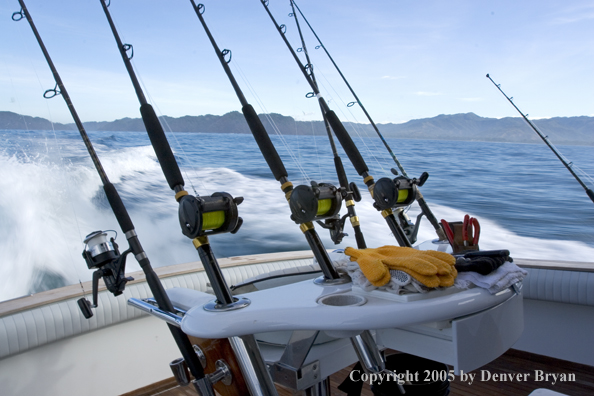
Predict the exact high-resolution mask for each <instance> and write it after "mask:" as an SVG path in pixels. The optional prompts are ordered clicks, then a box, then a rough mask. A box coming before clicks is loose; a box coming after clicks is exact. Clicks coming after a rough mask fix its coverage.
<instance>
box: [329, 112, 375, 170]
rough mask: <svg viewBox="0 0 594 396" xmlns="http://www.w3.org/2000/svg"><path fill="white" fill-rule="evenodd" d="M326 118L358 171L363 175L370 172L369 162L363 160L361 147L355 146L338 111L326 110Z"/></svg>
mask: <svg viewBox="0 0 594 396" xmlns="http://www.w3.org/2000/svg"><path fill="white" fill-rule="evenodd" d="M326 118H327V119H328V123H329V124H330V126H331V127H332V130H333V131H334V134H335V135H336V137H337V138H338V141H339V142H340V145H341V146H342V148H343V149H344V151H345V153H346V154H347V156H348V157H349V160H351V162H352V164H353V166H354V167H355V169H356V170H357V173H358V174H359V175H363V174H364V173H366V172H368V171H369V169H368V168H367V164H366V163H365V161H364V160H363V157H361V153H360V152H359V149H358V148H357V146H355V143H353V139H351V136H350V135H349V133H348V132H347V131H346V129H345V128H344V125H342V122H340V120H339V119H338V116H337V115H336V113H334V111H332V110H328V111H326Z"/></svg>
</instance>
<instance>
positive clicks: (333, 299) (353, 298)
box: [318, 294, 367, 307]
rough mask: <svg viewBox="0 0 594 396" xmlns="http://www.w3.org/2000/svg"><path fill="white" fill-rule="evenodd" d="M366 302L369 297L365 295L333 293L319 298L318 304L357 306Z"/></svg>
mask: <svg viewBox="0 0 594 396" xmlns="http://www.w3.org/2000/svg"><path fill="white" fill-rule="evenodd" d="M366 302H367V299H366V298H365V297H363V296H357V295H355V294H331V295H329V296H324V297H320V298H319V299H318V304H321V305H330V306H333V307H348V306H357V305H363V304H365V303H366Z"/></svg>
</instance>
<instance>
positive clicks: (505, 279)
mask: <svg viewBox="0 0 594 396" xmlns="http://www.w3.org/2000/svg"><path fill="white" fill-rule="evenodd" d="M526 275H528V273H527V272H526V271H524V270H523V269H521V268H520V267H518V266H517V265H515V264H514V263H512V262H510V261H506V262H505V263H504V264H503V265H502V266H501V267H499V268H497V270H495V271H493V272H491V273H490V274H489V275H481V274H479V273H477V272H472V271H468V272H458V277H457V278H456V281H455V283H454V286H456V287H457V288H459V289H468V287H469V286H470V284H471V283H472V284H474V285H476V286H478V287H482V288H483V289H488V290H489V293H491V294H495V293H499V292H500V291H501V290H504V289H507V288H508V287H510V286H511V285H513V284H514V283H517V282H520V281H521V280H523V279H524V277H526Z"/></svg>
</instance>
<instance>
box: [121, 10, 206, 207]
mask: <svg viewBox="0 0 594 396" xmlns="http://www.w3.org/2000/svg"><path fill="white" fill-rule="evenodd" d="M112 20H113V24H114V25H115V26H116V29H117V30H118V32H119V31H120V28H119V27H118V24H117V21H116V19H115V18H114V17H113V15H112ZM122 41H123V42H125V39H124V37H123V35H122ZM130 63H132V66H133V67H134V70H135V71H136V77H137V78H138V80H139V82H140V85H141V86H142V90H143V92H144V94H145V95H146V96H148V98H149V100H150V103H152V105H153V107H154V108H156V109H157V113H158V114H160V116H159V120H160V121H161V122H162V123H163V124H165V127H166V128H165V129H166V130H167V131H166V135H168V136H173V138H174V140H175V143H176V145H177V148H179V149H180V151H181V153H182V155H181V156H182V158H184V159H185V160H186V162H187V163H189V164H190V168H191V169H192V171H193V172H194V175H195V177H196V179H197V180H198V182H199V183H200V185H201V186H202V188H204V190H205V191H210V190H209V189H208V188H207V187H206V185H205V183H204V182H203V181H202V178H200V177H199V176H198V170H197V169H196V167H195V165H194V161H190V157H189V156H188V155H187V154H186V152H185V150H184V148H183V145H182V144H181V143H180V142H179V140H178V139H177V136H176V134H175V133H173V132H172V130H171V127H170V126H169V124H168V123H167V120H166V119H165V118H164V117H163V113H162V112H161V110H160V109H159V106H158V105H157V104H156V102H155V101H154V100H153V98H152V96H151V93H150V90H148V88H147V86H146V84H145V83H144V80H143V79H142V73H140V72H139V71H138V67H137V66H136V62H135V61H134V57H133V56H132V58H130ZM184 168H185V167H184ZM182 171H183V173H184V175H185V176H186V180H188V181H189V183H190V187H192V190H193V191H194V195H198V192H197V191H196V188H195V187H194V183H193V181H192V180H193V179H192V177H190V176H189V174H188V172H187V170H186V169H183V170H182Z"/></svg>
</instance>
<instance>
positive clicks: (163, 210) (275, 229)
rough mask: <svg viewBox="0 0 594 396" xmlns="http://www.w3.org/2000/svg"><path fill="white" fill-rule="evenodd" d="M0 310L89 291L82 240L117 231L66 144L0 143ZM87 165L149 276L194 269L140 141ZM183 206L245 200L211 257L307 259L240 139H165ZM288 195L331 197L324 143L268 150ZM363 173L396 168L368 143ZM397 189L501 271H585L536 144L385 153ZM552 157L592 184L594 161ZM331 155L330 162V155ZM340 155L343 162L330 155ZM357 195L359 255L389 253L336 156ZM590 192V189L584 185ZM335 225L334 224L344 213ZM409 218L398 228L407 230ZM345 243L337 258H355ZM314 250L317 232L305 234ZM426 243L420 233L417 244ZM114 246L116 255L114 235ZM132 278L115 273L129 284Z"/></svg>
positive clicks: (553, 169) (375, 217)
mask: <svg viewBox="0 0 594 396" xmlns="http://www.w3.org/2000/svg"><path fill="white" fill-rule="evenodd" d="M0 136H1V139H0V142H1V143H0V184H1V186H0V220H1V221H0V301H2V300H8V299H12V298H17V297H20V296H23V295H27V294H30V293H35V292H39V291H42V290H47V289H51V288H55V287H60V286H63V285H66V284H74V283H78V282H79V281H80V280H82V281H86V280H90V279H91V271H89V270H88V269H87V267H86V264H85V262H84V260H83V258H82V256H81V253H82V250H83V246H84V245H83V239H84V237H85V236H86V235H87V234H89V233H90V232H92V231H95V230H116V231H117V230H118V224H117V222H116V220H115V217H114V216H113V214H112V213H111V210H110V208H109V205H108V203H107V200H106V198H105V196H104V193H103V189H102V185H101V181H100V179H99V177H98V175H97V172H96V170H95V168H94V167H93V164H92V162H91V160H90V158H89V155H88V153H87V151H86V148H85V147H84V145H83V142H82V139H81V138H80V135H79V134H78V132H77V131H15V130H4V131H0ZM89 136H90V138H91V141H92V142H93V144H94V146H95V149H96V151H97V152H98V155H99V158H100V160H101V162H102V164H103V167H104V168H105V170H106V173H107V175H108V177H109V179H110V180H111V182H112V183H114V184H115V186H116V188H117V189H118V191H119V193H120V195H121V196H122V198H123V200H124V203H125V205H126V207H127V208H128V210H129V212H130V216H131V218H132V221H133V222H134V225H135V227H136V231H137V233H138V235H139V239H140V241H141V243H142V245H143V247H144V248H145V250H146V252H147V255H148V257H149V259H150V260H151V262H152V264H153V266H155V267H159V266H165V265H172V264H179V263H185V262H191V261H198V256H197V253H196V251H195V249H194V247H193V246H192V243H191V241H190V240H188V239H187V238H186V237H184V236H183V235H182V234H181V231H180V226H179V222H178V219H177V202H176V201H175V199H174V194H173V192H172V191H171V190H170V189H169V187H168V185H167V183H166V182H165V179H164V177H163V175H162V173H161V169H160V167H159V164H158V162H157V160H156V156H155V154H154V151H153V149H152V147H151V146H150V143H149V141H148V137H147V135H146V133H141V132H89ZM168 139H169V141H170V144H171V146H172V148H173V150H174V152H175V155H176V157H177V160H178V163H179V164H180V166H181V168H182V173H183V176H184V179H185V181H186V189H187V190H188V191H189V192H190V193H193V194H199V195H210V194H212V193H214V192H217V191H225V192H228V193H230V194H232V195H233V196H242V197H244V199H245V200H244V202H243V203H242V204H241V205H240V206H239V212H240V216H241V217H242V218H243V220H244V223H243V226H242V227H241V229H240V230H239V232H238V233H237V234H235V235H231V234H225V235H216V236H213V237H211V238H210V241H211V244H212V246H213V249H214V251H215V254H216V256H217V257H219V258H220V257H229V256H238V255H246V254H254V253H266V252H277V251H292V250H306V249H308V245H307V243H306V241H305V238H304V236H303V234H302V233H301V231H300V230H299V227H298V226H297V225H296V224H295V223H293V222H292V221H291V220H290V218H289V208H288V205H287V202H286V200H285V198H284V194H283V193H282V192H281V190H280V185H279V183H278V182H277V181H276V180H274V178H273V176H272V173H271V172H270V170H269V168H268V166H267V164H266V162H265V161H264V158H263V157H262V155H261V154H260V152H259V150H258V148H257V146H256V144H255V141H254V139H253V137H252V136H251V135H249V134H246V135H243V134H209V133H169V134H168ZM272 140H273V142H274V144H275V145H276V147H277V150H278V151H279V154H280V155H281V158H282V159H283V161H284V162H285V166H286V168H287V170H288V172H289V179H290V180H291V181H292V182H293V184H295V185H298V184H309V183H310V181H312V180H315V181H317V182H329V183H334V184H337V178H336V175H335V171H334V164H333V158H332V154H331V149H330V145H329V143H328V138H327V137H326V136H315V137H314V136H294V135H288V136H287V135H285V136H282V137H281V136H272ZM354 140H355V143H356V144H357V145H358V147H360V150H361V153H362V156H363V157H364V158H365V160H366V162H367V164H368V166H369V168H370V173H371V174H372V175H373V176H374V177H375V179H376V180H377V179H379V178H381V177H387V176H390V175H391V172H390V169H391V168H393V167H394V168H395V167H396V166H395V164H394V162H393V161H392V159H391V157H390V155H389V154H388V152H387V151H386V149H385V148H384V146H383V144H382V143H381V141H380V140H379V139H378V138H377V137H373V136H363V137H356V138H354ZM388 143H389V145H390V147H391V148H392V150H393V151H394V152H395V153H396V155H397V157H398V159H399V160H400V162H401V163H402V164H403V166H404V167H405V169H406V172H407V173H408V175H409V176H410V177H418V176H420V175H421V173H422V172H428V173H429V175H430V177H429V179H428V181H427V182H426V183H425V185H424V186H423V187H422V188H421V191H422V193H423V195H424V197H425V200H426V201H427V202H428V203H429V206H430V208H431V209H432V211H433V212H434V214H435V216H436V217H437V218H438V219H442V218H443V219H446V220H448V221H461V220H462V219H463V217H464V215H465V214H467V213H468V214H470V215H471V216H473V217H476V218H477V219H479V221H480V224H481V237H480V242H479V244H480V246H481V249H509V250H510V251H511V254H512V257H517V258H533V259H559V260H568V261H593V260H594V204H593V203H592V202H591V201H590V199H589V198H588V197H587V196H586V194H585V192H584V190H583V188H582V187H581V186H580V185H579V184H578V183H577V182H576V181H575V179H574V178H573V177H572V176H571V175H570V174H569V172H568V171H567V170H566V169H565V168H564V167H563V165H562V164H561V162H559V160H558V159H557V158H556V157H555V156H554V155H553V153H552V152H551V151H550V150H549V149H548V148H547V147H546V146H545V145H544V144H508V143H490V142H465V141H438V140H401V139H388ZM558 149H559V150H560V151H561V152H562V153H563V154H564V155H565V156H566V157H567V158H569V159H570V160H571V161H573V163H574V164H575V166H579V168H581V169H582V170H583V171H584V172H586V173H587V174H590V175H593V174H594V160H593V158H594V155H593V153H594V148H593V147H580V146H560V147H558ZM339 150H340V149H339ZM339 153H342V152H341V151H339ZM342 158H343V162H344V164H345V167H346V171H347V174H348V177H349V181H354V182H356V183H357V185H358V186H359V189H360V190H361V193H362V196H363V198H362V200H361V202H359V203H357V205H356V211H357V214H358V215H359V217H360V221H361V228H362V230H363V233H364V235H365V239H366V241H367V244H368V246H370V247H377V246H382V245H387V244H391V245H396V244H397V243H396V240H395V239H394V237H393V235H392V234H391V233H390V230H389V228H388V226H387V224H386V223H385V221H384V219H383V218H382V216H381V215H380V213H379V212H377V211H376V210H375V209H374V208H373V207H372V200H371V196H370V194H369V193H368V192H367V189H366V187H365V185H364V184H363V181H362V179H361V177H360V176H359V175H358V174H357V173H356V172H355V170H354V168H353V167H352V166H351V164H350V163H349V161H348V158H347V157H346V156H345V155H342ZM590 187H592V185H590ZM341 213H343V214H344V213H346V212H345V209H344V208H343V210H342V211H341ZM418 213H419V208H418V206H416V204H414V205H413V206H412V207H410V208H409V210H408V214H409V216H410V217H411V219H413V220H414V219H415V218H416V215H417V214H418ZM345 231H346V232H347V233H349V236H348V237H345V238H344V240H343V242H342V243H341V244H340V245H338V246H339V247H346V246H356V243H355V239H354V233H353V232H352V229H350V223H348V222H347V225H346V227H345ZM318 232H319V234H320V235H321V237H322V240H323V242H324V244H325V246H326V248H332V247H334V246H336V245H334V244H333V243H332V241H331V240H330V237H329V235H328V232H327V231H326V230H323V229H321V228H320V227H318ZM435 237H436V234H435V232H434V230H433V227H432V226H431V225H430V224H429V222H428V221H427V220H426V219H423V220H422V222H421V227H420V231H419V238H418V240H419V242H422V241H426V240H431V239H434V238H435ZM117 241H118V242H119V243H120V247H121V248H124V249H125V248H127V246H126V241H125V238H124V237H123V236H122V235H121V232H118V239H117ZM136 270H139V266H138V264H137V263H136V262H135V261H134V260H133V259H129V261H128V271H136Z"/></svg>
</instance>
